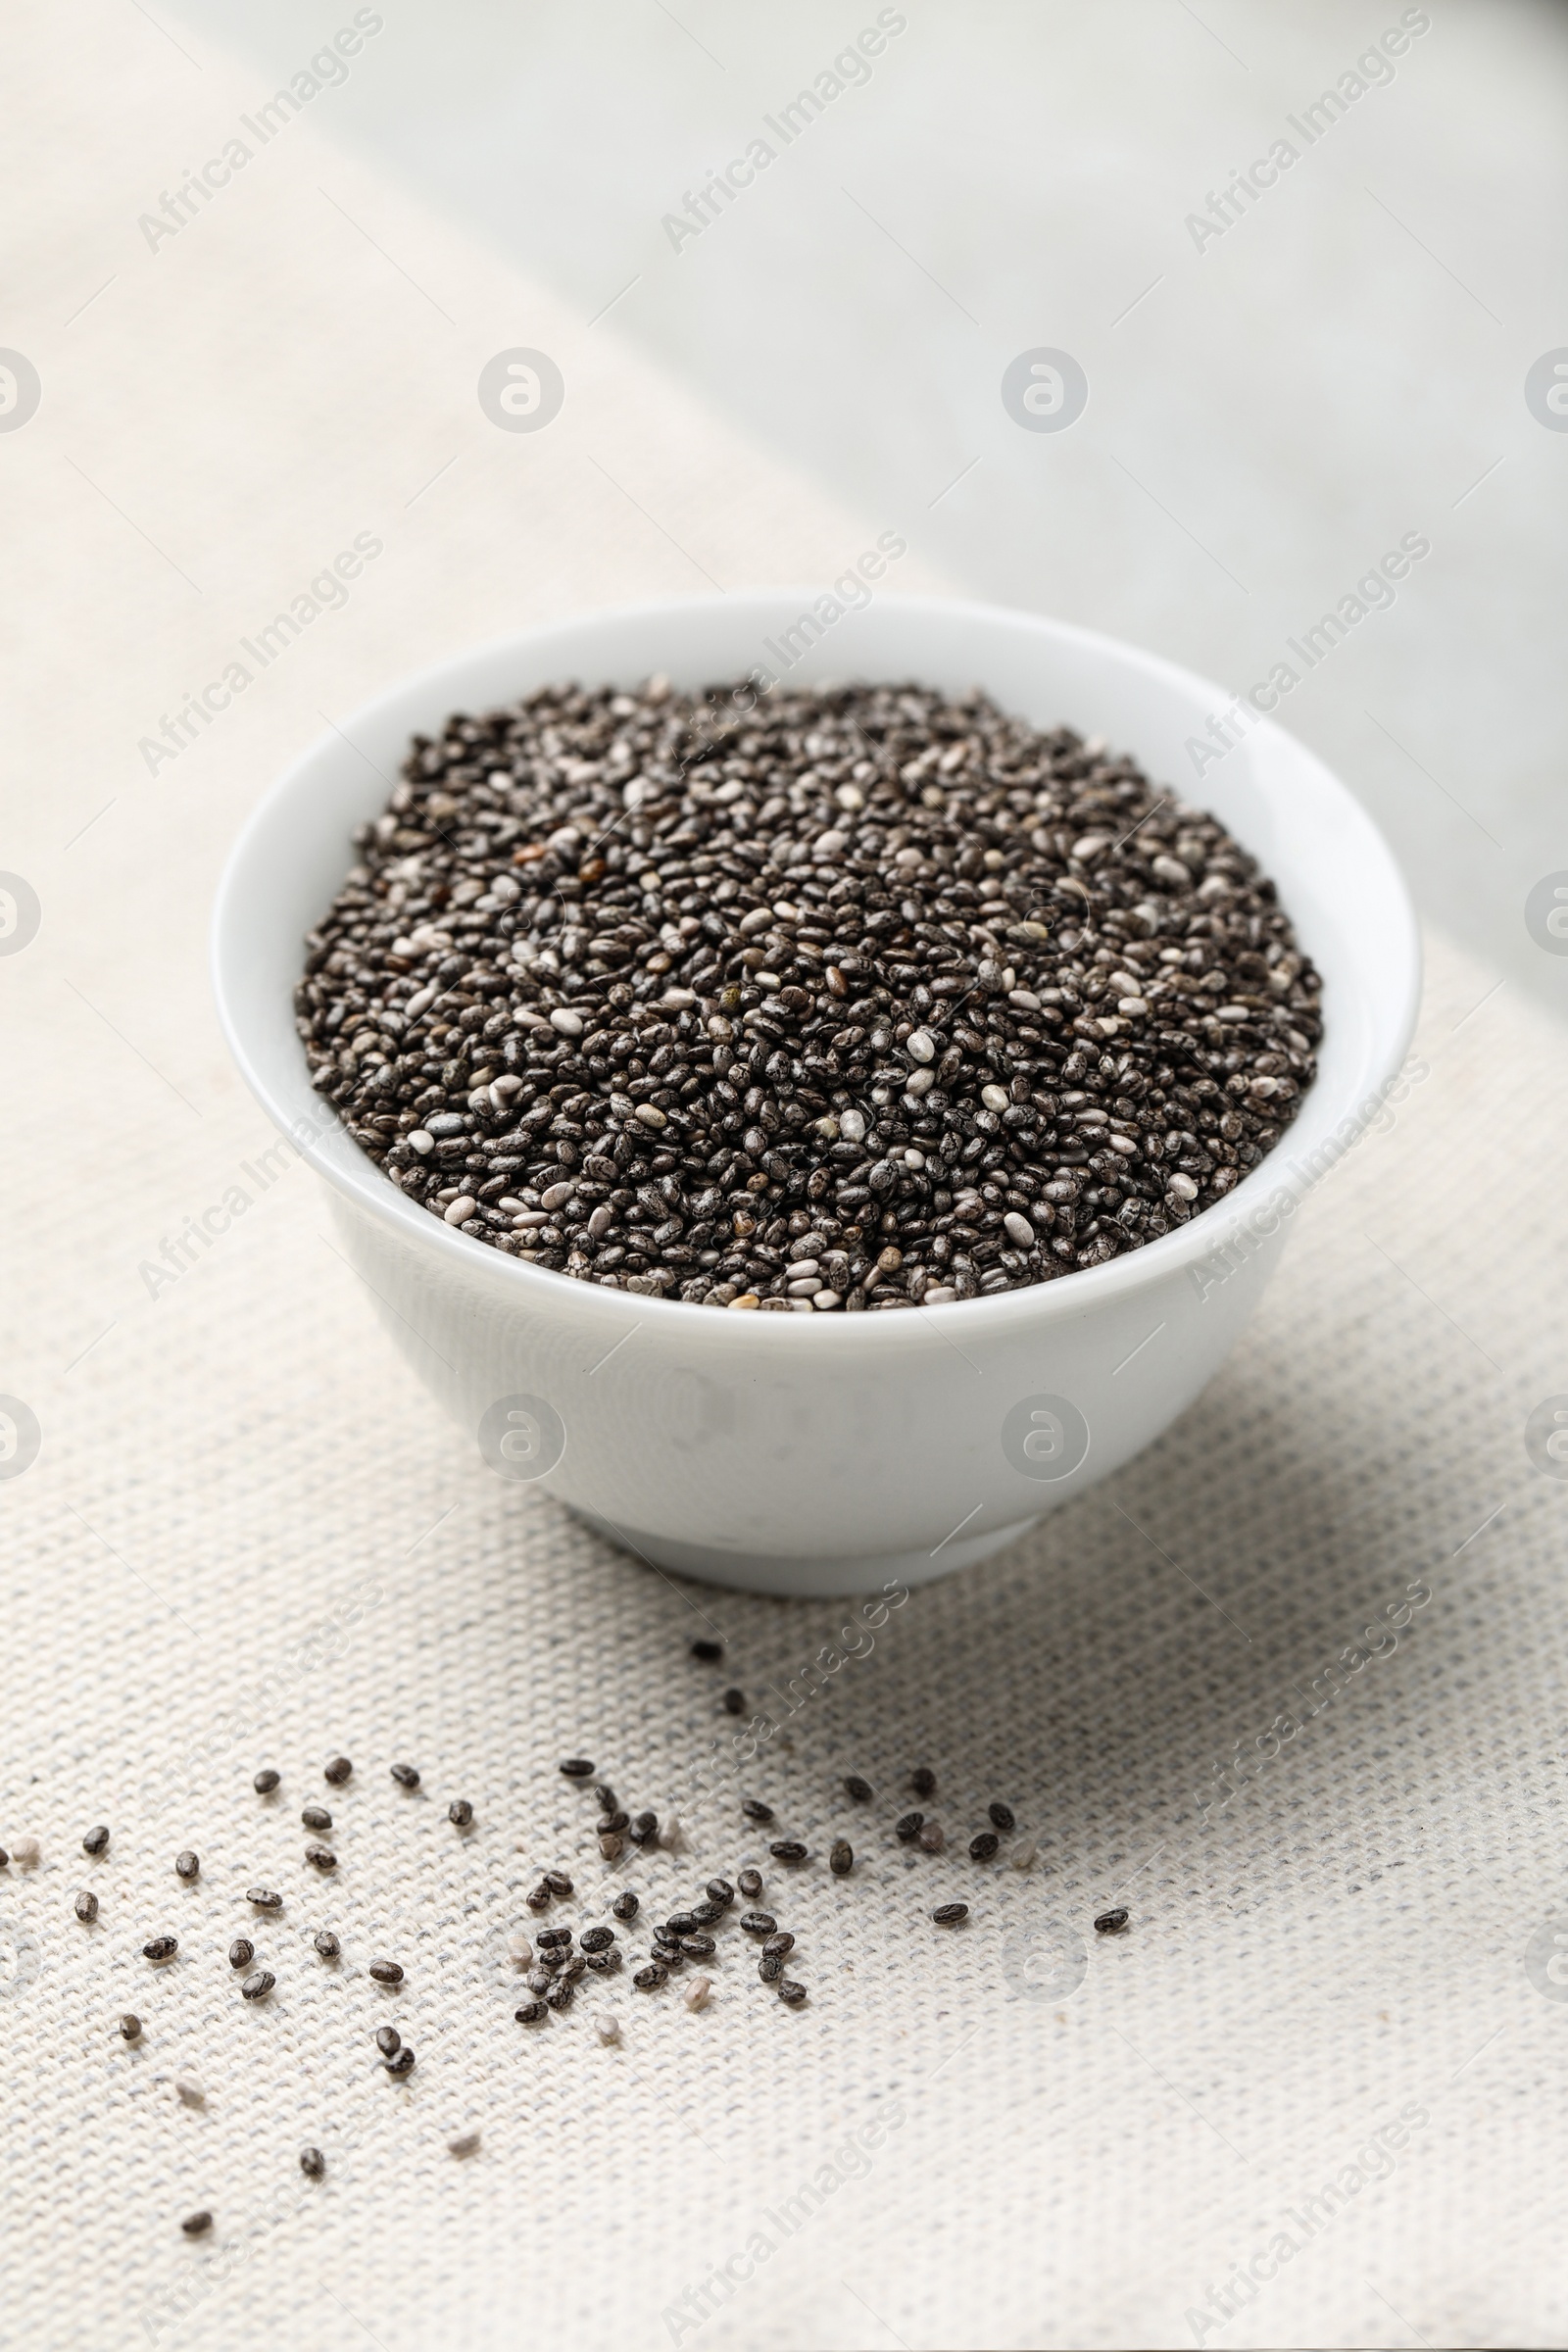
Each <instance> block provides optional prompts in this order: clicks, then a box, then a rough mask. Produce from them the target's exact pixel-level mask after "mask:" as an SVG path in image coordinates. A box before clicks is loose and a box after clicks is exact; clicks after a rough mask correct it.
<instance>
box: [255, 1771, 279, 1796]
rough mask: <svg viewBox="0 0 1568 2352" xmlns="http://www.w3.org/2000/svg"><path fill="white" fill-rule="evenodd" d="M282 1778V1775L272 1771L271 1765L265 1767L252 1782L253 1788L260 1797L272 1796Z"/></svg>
mask: <svg viewBox="0 0 1568 2352" xmlns="http://www.w3.org/2000/svg"><path fill="white" fill-rule="evenodd" d="M282 1777H283V1776H282V1774H281V1773H279V1772H274V1771H273V1770H272V1768H271V1766H270V1764H268V1765H264V1767H263V1768H262V1770H261V1771H260V1772H259V1773H258V1774H257V1775H256V1778H255V1780H254V1781H252V1783H251V1787H252V1788H253V1789H255V1791H256V1793H257V1795H258V1796H270V1795H271V1793H272V1790H273V1789H275V1788H276V1787H277V1785H278V1782H279V1781H280V1780H281V1779H282Z"/></svg>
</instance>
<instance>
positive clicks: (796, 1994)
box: [778, 1977, 806, 2009]
mask: <svg viewBox="0 0 1568 2352" xmlns="http://www.w3.org/2000/svg"><path fill="white" fill-rule="evenodd" d="M778 1997H779V1999H780V2000H781V2001H782V2002H783V2003H784V2006H785V2007H786V2008H787V2009H798V2008H799V2007H800V2005H801V2003H802V2002H803V2001H804V2000H805V1998H806V1986H805V1985H797V1984H796V1982H795V1980H794V1978H793V1977H780V1979H779V1981H778Z"/></svg>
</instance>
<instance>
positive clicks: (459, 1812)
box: [447, 1796, 473, 1830]
mask: <svg viewBox="0 0 1568 2352" xmlns="http://www.w3.org/2000/svg"><path fill="white" fill-rule="evenodd" d="M447 1819H448V1821H450V1822H451V1824H452V1826H453V1828H454V1829H455V1830H466V1829H467V1828H468V1827H469V1825H470V1824H471V1822H472V1820H473V1807H472V1806H471V1805H470V1804H469V1802H468V1800H467V1798H466V1796H455V1797H454V1798H453V1799H452V1802H451V1804H450V1805H448V1807H447Z"/></svg>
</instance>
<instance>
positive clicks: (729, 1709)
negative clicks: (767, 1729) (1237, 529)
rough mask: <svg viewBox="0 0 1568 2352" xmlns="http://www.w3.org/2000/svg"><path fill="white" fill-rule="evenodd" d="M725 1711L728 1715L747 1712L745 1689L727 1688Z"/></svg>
mask: <svg viewBox="0 0 1568 2352" xmlns="http://www.w3.org/2000/svg"><path fill="white" fill-rule="evenodd" d="M724 1712H725V1714H726V1715H744V1714H745V1712H746V1693H745V1691H725V1693H724Z"/></svg>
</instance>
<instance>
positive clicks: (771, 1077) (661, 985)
mask: <svg viewBox="0 0 1568 2352" xmlns="http://www.w3.org/2000/svg"><path fill="white" fill-rule="evenodd" d="M355 838H356V847H357V848H358V850H359V852H360V862H359V863H358V864H357V865H356V866H355V867H354V868H353V869H352V871H351V872H350V874H349V876H348V879H347V881H346V883H345V885H344V887H343V889H342V890H341V891H340V892H339V894H338V896H337V899H336V900H335V902H334V904H333V906H332V908H331V911H330V912H329V914H328V915H327V917H326V919H325V921H324V922H323V923H322V924H321V925H320V927H319V930H317V931H315V932H313V933H312V934H311V935H310V938H309V941H308V943H307V944H308V951H309V953H308V956H307V961H306V973H305V977H304V979H303V980H302V981H301V982H300V984H299V988H298V990H297V993H296V1009H297V1014H298V1023H297V1025H298V1028H299V1032H300V1035H301V1037H302V1039H303V1040H304V1043H305V1050H306V1054H307V1056H308V1058H309V1061H310V1065H311V1069H312V1072H313V1075H314V1080H315V1084H316V1086H317V1088H318V1089H319V1091H320V1092H321V1094H323V1095H324V1096H325V1097H326V1098H327V1100H329V1101H330V1102H331V1103H334V1104H335V1105H336V1107H337V1109H338V1110H339V1112H340V1113H341V1115H342V1116H343V1118H344V1119H345V1120H346V1122H347V1123H348V1126H349V1128H350V1130H351V1132H352V1133H353V1135H354V1136H355V1138H356V1140H357V1141H358V1142H359V1144H360V1145H361V1146H362V1147H363V1149H364V1150H365V1151H366V1152H368V1153H369V1154H370V1155H371V1157H372V1158H374V1159H375V1160H376V1161H377V1162H378V1164H379V1165H380V1166H381V1167H382V1168H383V1169H384V1171H385V1173H386V1174H387V1176H388V1177H389V1178H390V1179H391V1181H392V1182H393V1183H394V1184H396V1185H397V1186H398V1187H399V1188H400V1189H401V1190H402V1191H403V1192H404V1193H405V1194H406V1195H407V1196H408V1197H409V1198H410V1199H411V1200H413V1201H418V1202H419V1203H420V1204H421V1205H422V1206H424V1207H425V1208H427V1209H429V1210H430V1211H431V1213H432V1214H433V1215H436V1216H439V1217H441V1218H443V1219H444V1220H445V1221H446V1222H447V1223H448V1224H449V1225H452V1226H454V1227H457V1228H458V1229H460V1230H461V1231H462V1232H464V1233H466V1234H467V1235H469V1236H471V1238H472V1239H473V1240H475V1241H477V1242H482V1243H486V1244H488V1245H489V1246H490V1247H492V1248H494V1249H497V1250H504V1251H506V1252H508V1253H509V1254H511V1255H513V1256H515V1257H519V1258H525V1259H527V1260H528V1261H529V1262H531V1263H532V1264H534V1265H538V1266H543V1267H547V1268H549V1269H550V1270H551V1271H553V1272H556V1273H562V1274H567V1275H570V1276H572V1277H574V1278H575V1279H577V1280H580V1281H585V1282H597V1283H601V1284H604V1285H606V1286H608V1287H610V1288H619V1289H624V1290H628V1291H634V1292H640V1293H643V1294H646V1295H659V1296H663V1297H667V1298H672V1299H686V1300H689V1301H691V1302H693V1303H696V1304H707V1305H711V1306H724V1307H731V1308H735V1307H752V1308H760V1309H763V1310H774V1311H782V1312H791V1311H793V1312H797V1313H812V1312H816V1311H819V1310H822V1309H832V1308H842V1309H844V1310H845V1311H847V1312H851V1313H854V1312H856V1311H859V1310H870V1311H873V1312H880V1311H884V1310H888V1309H898V1308H907V1307H911V1306H920V1305H924V1306H935V1305H942V1304H946V1303H948V1302H950V1301H952V1300H955V1299H974V1298H976V1297H980V1298H985V1297H990V1296H992V1295H994V1294H996V1293H998V1292H1002V1291H1011V1290H1018V1289H1021V1288H1023V1287H1025V1286H1027V1285H1029V1284H1033V1283H1040V1282H1051V1281H1054V1280H1056V1279H1058V1278H1059V1277H1061V1276H1063V1275H1068V1274H1072V1273H1074V1272H1076V1271H1077V1270H1079V1269H1080V1268H1085V1267H1090V1266H1097V1265H1102V1264H1103V1263H1104V1262H1105V1260H1106V1259H1108V1258H1112V1257H1116V1256H1118V1255H1120V1254H1121V1253H1122V1252H1124V1251H1126V1250H1136V1249H1139V1248H1140V1247H1142V1245H1143V1244H1144V1243H1145V1242H1149V1241H1152V1240H1154V1239H1155V1238H1156V1237H1157V1236H1159V1235H1161V1234H1164V1233H1168V1232H1170V1231H1171V1229H1172V1228H1173V1227H1174V1226H1176V1225H1180V1224H1182V1223H1185V1222H1186V1220H1187V1219H1189V1218H1191V1217H1193V1216H1195V1215H1197V1214H1198V1213H1199V1211H1200V1210H1201V1209H1204V1208H1208V1207H1210V1206H1212V1205H1213V1203H1214V1202H1215V1201H1220V1200H1222V1199H1223V1198H1224V1196H1225V1195H1226V1194H1227V1193H1228V1192H1229V1191H1230V1190H1231V1189H1232V1188H1233V1186H1235V1185H1236V1184H1237V1183H1238V1182H1239V1181H1240V1180H1241V1178H1242V1177H1243V1176H1244V1175H1245V1174H1246V1173H1247V1172H1248V1170H1249V1169H1250V1168H1252V1167H1254V1166H1255V1165H1256V1164H1257V1162H1258V1161H1259V1160H1260V1159H1261V1158H1262V1156H1263V1154H1264V1153H1265V1152H1268V1151H1270V1150H1271V1149H1272V1147H1273V1146H1274V1144H1275V1143H1277V1142H1278V1140H1279V1137H1280V1133H1281V1131H1282V1129H1283V1128H1284V1127H1285V1126H1287V1125H1288V1124H1289V1122H1290V1120H1291V1119H1292V1118H1293V1117H1294V1115H1295V1113H1296V1110H1297V1107H1298V1104H1299V1099H1300V1095H1301V1092H1302V1090H1303V1089H1304V1088H1305V1087H1306V1086H1308V1085H1309V1084H1310V1082H1311V1080H1312V1078H1313V1076H1314V1074H1315V1069H1316V1062H1315V1059H1314V1050H1315V1048H1316V1046H1317V1043H1318V1040H1319V1037H1320V1035H1321V1022H1320V1019H1319V1009H1318V998H1319V981H1318V977H1317V974H1316V973H1315V971H1314V970H1313V968H1312V966H1311V964H1310V962H1309V961H1308V959H1307V958H1306V957H1305V956H1303V955H1302V954H1301V953H1300V951H1299V948H1298V947H1297V944H1296V939H1295V934H1294V932H1293V930H1292V928H1291V923H1290V920H1289V917H1288V916H1287V915H1286V913H1285V912H1284V911H1283V910H1282V908H1281V907H1280V905H1279V902H1278V899H1277V897H1276V893H1275V889H1274V885H1273V883H1272V882H1271V881H1269V879H1268V878H1267V877H1266V876H1265V875H1262V874H1260V873H1259V871H1258V868H1257V864H1256V861H1255V860H1254V859H1253V858H1250V856H1249V855H1248V854H1247V852H1246V851H1245V850H1243V849H1242V848H1240V847H1239V845H1238V844H1237V843H1236V842H1235V841H1234V840H1232V838H1231V837H1230V835H1229V834H1227V833H1226V832H1225V830H1224V828H1223V827H1222V826H1221V825H1219V824H1218V823H1217V822H1216V821H1215V820H1214V818H1212V817H1211V816H1207V815H1204V814H1203V813H1202V812H1201V810H1199V809H1192V808H1189V807H1187V806H1186V805H1185V804H1184V803H1182V802H1180V801H1178V800H1177V799H1175V798H1174V797H1173V795H1172V794H1171V793H1169V792H1162V791H1156V789H1155V788H1154V786H1152V784H1151V783H1150V782H1149V780H1148V779H1147V778H1146V777H1145V776H1144V775H1143V774H1142V772H1141V771H1140V769H1139V768H1138V767H1137V765H1136V764H1135V763H1134V762H1133V761H1132V760H1129V759H1127V758H1125V757H1121V756H1118V755H1116V754H1115V753H1113V752H1111V751H1109V750H1108V749H1107V748H1106V746H1105V745H1104V744H1103V742H1101V741H1099V740H1091V741H1087V742H1086V741H1084V740H1083V739H1082V738H1081V737H1080V736H1078V735H1076V734H1074V733H1072V732H1071V731H1070V730H1069V729H1067V728H1058V729H1055V730H1054V731H1052V732H1048V733H1041V732H1040V731H1039V730H1037V729H1036V728H1034V727H1031V726H1028V725H1026V724H1025V723H1024V722H1023V721H1022V720H1020V719H1016V718H1009V717H1007V716H1006V715H1005V713H1004V712H1002V711H999V710H998V709H997V708H996V706H995V705H994V704H993V703H991V702H990V701H989V700H988V699H987V698H986V697H985V696H984V695H982V694H980V693H978V692H975V693H971V694H967V695H963V696H960V697H958V698H957V699H956V700H949V699H948V698H947V697H945V696H944V695H941V694H938V693H935V692H933V691H931V690H930V689H928V688H925V687H919V686H913V685H908V686H848V687H843V688H838V689H834V690H829V691H824V692H821V693H810V692H804V691H803V692H798V693H789V692H781V691H775V692H773V693H770V694H768V695H767V696H765V697H763V698H761V699H759V698H758V697H757V695H756V694H755V692H754V690H753V689H752V688H751V687H750V686H749V685H741V686H738V687H723V688H714V689H713V690H711V692H709V693H708V694H707V695H705V696H703V697H701V698H695V699H693V698H687V697H685V696H682V695H679V694H676V693H674V692H672V691H671V689H670V688H669V686H668V684H667V683H666V682H665V681H664V680H662V679H659V678H655V679H652V680H650V681H649V683H648V684H647V685H646V686H645V687H644V688H643V689H642V690H641V691H640V692H639V693H636V694H626V693H621V692H618V691H615V690H613V689H611V688H608V687H607V688H601V689H598V690H595V691H592V692H589V691H587V690H585V689H583V688H581V687H578V686H573V685H562V686H554V687H547V688H544V689H542V690H540V691H539V692H537V693H535V694H531V695H529V696H527V697H526V698H525V699H524V700H523V701H521V702H519V703H516V704H513V705H511V706H509V707H508V708H506V709H504V710H497V711H486V712H484V713H482V714H481V715H479V716H477V717H469V716H466V715H464V714H461V713H460V714H457V715H454V716H453V717H452V718H451V719H449V721H448V722H447V726H446V729H445V731H444V733H443V734H442V736H441V737H440V739H439V740H438V741H432V740H431V739H429V738H428V737H425V736H422V735H421V736H416V737H415V739H414V743H413V747H412V749H411V752H410V755H409V758H408V760H407V761H406V762H405V764H404V768H403V780H402V782H401V783H399V785H398V786H397V788H396V789H395V791H394V792H393V794H392V797H391V802H390V804H389V807H388V809H387V810H386V813H385V814H384V815H383V816H381V817H378V818H377V819H376V820H375V822H374V823H373V824H371V825H368V826H366V827H364V828H363V829H362V830H361V832H360V833H359V834H357V835H356V837H355Z"/></svg>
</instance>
